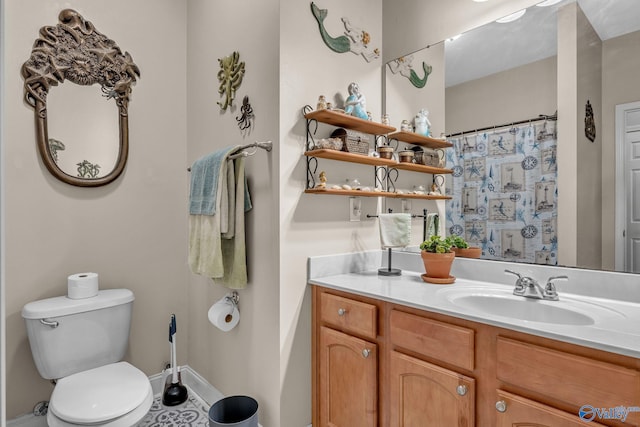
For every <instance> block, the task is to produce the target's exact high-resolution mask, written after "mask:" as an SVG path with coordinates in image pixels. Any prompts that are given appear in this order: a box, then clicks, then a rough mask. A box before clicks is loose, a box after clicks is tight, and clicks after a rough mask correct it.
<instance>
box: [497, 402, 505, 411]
mask: <svg viewBox="0 0 640 427" xmlns="http://www.w3.org/2000/svg"><path fill="white" fill-rule="evenodd" d="M496 411H498V412H507V402H505V401H504V400H498V401H497V402H496Z"/></svg>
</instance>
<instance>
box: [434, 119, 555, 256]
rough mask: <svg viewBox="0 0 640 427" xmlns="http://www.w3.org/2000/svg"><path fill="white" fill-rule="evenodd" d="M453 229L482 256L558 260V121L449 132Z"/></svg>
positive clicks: (450, 224) (449, 214)
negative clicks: (465, 132)
mask: <svg viewBox="0 0 640 427" xmlns="http://www.w3.org/2000/svg"><path fill="white" fill-rule="evenodd" d="M449 141H450V142H451V143H453V150H449V151H448V153H447V168H451V169H452V170H453V174H452V175H451V177H450V179H451V181H452V182H450V184H449V185H447V194H448V195H450V196H452V199H451V201H449V202H448V204H447V209H446V210H447V215H446V216H447V230H448V232H449V233H450V234H456V235H460V236H463V237H464V238H465V239H467V240H468V241H469V242H471V243H473V244H474V245H477V246H480V247H481V248H482V258H484V259H495V260H505V261H514V262H526V263H537V264H550V265H556V264H557V249H558V240H557V233H556V219H557V214H558V209H557V208H558V189H557V185H556V182H557V174H558V168H557V163H556V147H557V139H556V122H555V121H551V120H541V121H537V122H532V123H527V124H523V125H519V126H508V127H503V128H496V129H493V130H490V131H483V132H474V133H468V134H464V135H459V136H455V137H452V138H449Z"/></svg>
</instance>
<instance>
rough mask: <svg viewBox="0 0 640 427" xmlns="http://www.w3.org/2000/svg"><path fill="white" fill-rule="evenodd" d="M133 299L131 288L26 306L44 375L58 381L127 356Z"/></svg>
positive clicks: (32, 341) (24, 310) (36, 356)
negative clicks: (89, 296)
mask: <svg viewBox="0 0 640 427" xmlns="http://www.w3.org/2000/svg"><path fill="white" fill-rule="evenodd" d="M133 300H134V296H133V292H131V291H130V290H129V289H107V290H102V291H99V292H98V295H97V296H95V297H91V298H85V299H70V298H67V297H66V296H61V297H55V298H47V299H43V300H39V301H33V302H30V303H28V304H26V305H25V306H24V307H23V308H22V317H23V318H24V319H25V322H26V324H27V334H28V336H29V344H30V345H31V353H32V354H33V360H34V361H35V363H36V367H37V368H38V372H39V373H40V375H41V376H42V377H43V378H46V379H58V378H63V377H66V376H69V375H71V374H75V373H77V372H82V371H86V370H88V369H92V368H97V367H99V366H103V365H106V364H109V363H115V362H118V361H120V360H122V358H123V357H124V355H125V352H126V350H127V344H128V341H129V328H130V326H131V308H132V304H133Z"/></svg>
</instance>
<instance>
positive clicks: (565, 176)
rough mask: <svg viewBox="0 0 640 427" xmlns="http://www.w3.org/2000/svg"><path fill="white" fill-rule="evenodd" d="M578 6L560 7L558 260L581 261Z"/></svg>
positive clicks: (561, 261) (562, 263) (573, 4)
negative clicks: (579, 230) (577, 218)
mask: <svg viewBox="0 0 640 427" xmlns="http://www.w3.org/2000/svg"><path fill="white" fill-rule="evenodd" d="M576 16H577V5H576V4H575V3H571V4H568V5H566V6H564V7H562V8H561V9H559V10H558V116H559V118H560V120H558V127H557V129H558V149H557V162H558V194H559V196H560V197H561V200H562V203H558V226H557V230H558V242H560V243H559V245H558V262H559V263H560V264H561V265H576V264H577V262H578V261H577V256H578V255H577V249H578V248H577V235H578V228H577V226H578V224H577V221H576V219H575V215H576V212H577V209H578V183H577V182H576V180H575V177H576V176H577V173H578V160H577V158H576V151H577V141H578V133H577V127H576V124H577V123H578V111H577V109H576V104H577V99H578V87H577V84H576V81H575V76H576V75H577V72H578V68H577V67H578V60H577V58H578V53H577V51H578V46H577V43H576V40H577V18H576Z"/></svg>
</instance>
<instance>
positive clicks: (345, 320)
mask: <svg viewBox="0 0 640 427" xmlns="http://www.w3.org/2000/svg"><path fill="white" fill-rule="evenodd" d="M400 255H404V254H400ZM412 257H418V258H419V255H417V254H407V255H406V256H405V257H404V258H403V257H402V256H400V257H398V256H396V260H398V262H399V263H400V264H403V265H404V266H405V267H407V266H410V268H411V266H415V265H416V264H415V263H414V260H413V259H412ZM339 259H340V258H332V257H319V259H316V260H314V259H311V260H310V263H309V283H310V284H311V285H312V288H313V352H312V355H313V362H312V366H313V425H314V426H391V427H394V426H427V425H428V426H469V427H470V426H482V427H485V426H486V427H494V426H497V427H505V426H515V425H530V424H529V423H531V425H534V424H535V425H537V426H549V427H559V426H571V427H573V426H576V427H577V426H584V425H585V422H586V421H589V420H590V422H589V424H590V425H612V426H618V425H625V426H626V425H629V426H637V425H640V412H635V411H634V409H633V407H636V408H637V410H638V411H640V408H638V407H640V322H639V320H640V304H638V303H637V302H628V301H621V300H614V299H611V300H609V299H603V298H599V297H596V296H586V295H579V294H570V293H568V292H566V291H564V292H563V287H562V285H560V286H559V295H560V301H537V300H529V299H526V300H525V299H522V300H519V299H518V298H522V297H516V296H513V295H512V291H513V286H511V285H509V284H508V283H509V282H510V281H512V279H511V277H510V276H507V277H505V278H504V283H494V282H481V281H478V280H470V279H464V278H462V277H460V276H459V277H458V279H457V280H456V282H455V283H454V284H453V285H448V286H442V285H431V284H427V283H424V282H423V281H422V280H421V278H420V273H421V271H419V269H418V268H416V269H415V270H414V271H411V270H407V269H406V268H405V269H404V271H403V275H402V276H400V277H395V278H394V277H392V278H390V277H382V276H378V275H377V274H376V269H375V268H373V269H371V268H370V267H371V265H375V263H376V262H375V260H374V259H375V256H373V257H372V258H371V259H368V260H367V259H366V256H359V257H353V258H352V261H353V262H349V261H344V260H342V261H338V260H339ZM372 260H374V261H373V262H372V263H371V264H369V261H372ZM394 262H395V261H394ZM456 262H457V263H458V264H465V263H466V264H465V265H466V269H467V270H469V271H472V270H475V271H477V272H478V273H479V274H477V277H483V275H482V273H481V270H482V269H478V266H480V265H482V266H483V267H484V266H486V265H488V266H489V268H493V269H496V268H500V267H501V265H500V264H501V263H495V262H493V263H491V262H490V263H487V262H486V261H485V262H484V263H483V264H480V263H476V264H470V261H462V260H456ZM354 263H355V264H359V266H360V268H361V269H360V270H359V269H358V267H354ZM339 266H346V267H345V269H346V270H343V271H340V268H342V267H339ZM469 266H471V267H469ZM511 268H512V269H515V270H517V269H518V266H513V264H512V267H511ZM532 268H533V269H534V273H536V275H538V274H541V272H540V271H535V267H532V266H521V269H524V270H525V271H526V270H531V269H532ZM459 270H460V269H459ZM463 270H464V268H463ZM568 270H570V269H568ZM552 271H554V272H555V274H558V273H557V271H558V270H557V269H556V270H552ZM582 273H584V271H578V272H576V273H575V274H578V276H579V275H580V274H582ZM458 274H460V275H461V276H462V275H463V274H465V271H458ZM488 276H490V275H488ZM569 276H570V279H569V281H570V282H571V280H572V279H574V278H572V277H571V274H569ZM538 279H539V280H542V279H541V278H538ZM546 279H547V277H544V280H546ZM542 285H544V283H542ZM567 288H569V289H570V288H571V287H570V286H567ZM585 288H587V289H588V288H589V287H588V286H586V287H585ZM586 293H589V292H588V291H587V292H586ZM487 300H488V301H492V303H491V304H493V305H487V304H486V301H487ZM496 301H497V303H495V302H496ZM553 304H558V305H553ZM505 307H513V308H514V309H513V311H512V312H509V311H507V310H505ZM530 309H531V310H530ZM496 313H497V314H496ZM595 408H597V409H600V408H604V409H606V410H607V411H608V415H609V416H610V417H611V418H610V419H605V416H604V414H597V413H595V412H594V409H595ZM628 408H632V409H631V410H630V411H629V412H628V414H627V415H626V419H625V422H624V423H622V422H621V421H619V420H620V418H622V417H623V412H622V411H623V409H624V410H627V409H628ZM580 411H582V417H583V418H582V419H581V418H580V416H579V414H580ZM613 418H615V419H613Z"/></svg>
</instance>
